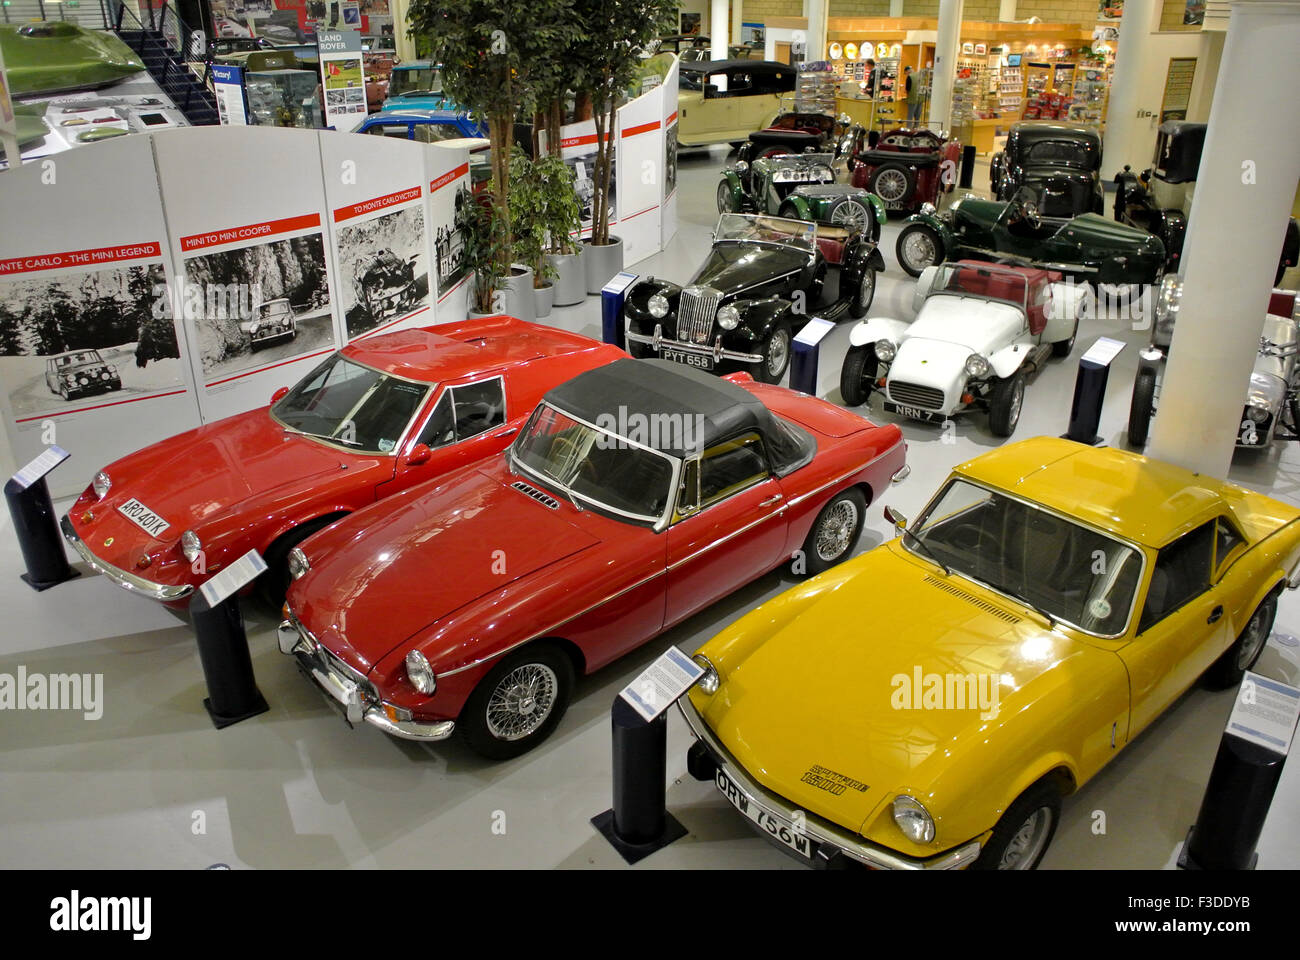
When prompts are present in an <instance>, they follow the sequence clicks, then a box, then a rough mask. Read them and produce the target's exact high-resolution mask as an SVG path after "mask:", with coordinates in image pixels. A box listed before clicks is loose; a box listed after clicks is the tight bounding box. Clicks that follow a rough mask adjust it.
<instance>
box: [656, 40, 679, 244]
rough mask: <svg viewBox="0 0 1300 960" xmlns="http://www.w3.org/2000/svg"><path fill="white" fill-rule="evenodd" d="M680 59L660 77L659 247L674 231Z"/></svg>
mask: <svg viewBox="0 0 1300 960" xmlns="http://www.w3.org/2000/svg"><path fill="white" fill-rule="evenodd" d="M680 70H681V61H674V62H673V65H672V68H671V69H670V70H669V71H668V76H667V77H666V78H665V79H664V85H663V90H664V92H663V101H662V110H661V112H662V114H663V118H664V122H663V131H664V200H663V211H662V212H661V213H660V216H659V246H660V249H662V248H663V247H664V246H665V245H666V244H667V243H668V241H669V240H671V239H672V238H673V235H674V234H676V233H677V76H678V73H679V71H680Z"/></svg>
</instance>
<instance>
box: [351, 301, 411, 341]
mask: <svg viewBox="0 0 1300 960" xmlns="http://www.w3.org/2000/svg"><path fill="white" fill-rule="evenodd" d="M428 309H429V308H428V307H421V308H420V309H419V310H412V311H411V312H410V313H408V314H406V315H405V316H401V317H398V318H397V319H396V320H389V321H388V322H387V323H385V324H384V325H383V326H382V327H375V329H373V330H367V331H366V332H365V333H363V334H362V335H361V336H359V337H357V338H356V340H353V341H352V342H353V343H356V342H357V340H364V339H366V337H373V336H374V335H375V334H377V333H383V332H384V331H385V330H387V329H388V328H389V327H391V326H392V325H393V324H395V323H401V322H402V321H403V320H410V319H411V318H412V317H418V316H419V315H420V314H422V313H424V311H426V310H428Z"/></svg>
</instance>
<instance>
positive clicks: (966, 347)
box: [840, 260, 1092, 437]
mask: <svg viewBox="0 0 1300 960" xmlns="http://www.w3.org/2000/svg"><path fill="white" fill-rule="evenodd" d="M913 296H914V301H913V302H914V303H915V305H916V319H915V320H913V321H912V322H911V323H908V322H906V321H905V320H891V319H889V318H886V317H872V318H870V319H868V320H863V321H862V322H861V323H859V324H858V325H857V326H856V327H854V328H853V331H852V333H851V334H850V337H849V342H850V344H851V347H850V349H849V352H848V355H847V356H845V358H844V368H843V371H842V372H841V374H840V393H841V395H842V396H843V397H844V402H845V403H847V404H848V405H850V406H858V405H860V404H862V403H865V402H866V401H867V400H868V399H869V398H870V396H871V392H872V391H873V390H876V389H879V390H881V391H882V393H883V394H884V399H885V410H886V411H888V412H890V413H897V414H901V415H903V416H906V417H911V418H913V419H915V420H926V421H929V422H932V423H942V422H944V421H945V420H947V419H948V418H950V417H952V416H954V415H956V414H959V413H967V412H969V411H971V410H987V411H988V414H989V429H991V430H992V431H993V433H994V435H996V436H999V437H1009V436H1011V433H1012V431H1014V430H1015V429H1016V422H1017V421H1018V420H1019V419H1020V408H1021V407H1022V406H1023V403H1024V396H1025V383H1026V382H1027V381H1028V380H1029V379H1030V378H1032V377H1033V376H1035V375H1036V374H1037V373H1038V372H1039V370H1041V369H1042V367H1043V364H1044V363H1045V362H1046V361H1047V359H1048V357H1051V356H1056V357H1064V356H1067V355H1068V354H1069V353H1070V350H1071V348H1072V347H1073V346H1074V338H1075V335H1076V334H1077V333H1078V331H1079V317H1080V316H1081V315H1082V314H1083V311H1084V309H1085V303H1086V302H1087V301H1088V298H1091V297H1092V291H1091V288H1089V287H1087V286H1083V285H1079V284H1074V283H1069V282H1066V281H1064V280H1063V278H1062V276H1061V274H1059V273H1056V272H1054V271H1049V270H1042V269H1038V268H1031V267H1010V266H1003V265H1000V264H993V263H985V262H983V261H978V260H961V261H958V262H956V263H944V264H940V265H939V266H934V267H927V268H926V269H925V270H924V271H923V272H922V273H921V276H920V279H919V280H918V282H917V287H916V292H915V294H914V295H913Z"/></svg>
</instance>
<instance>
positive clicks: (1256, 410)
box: [1246, 407, 1268, 423]
mask: <svg viewBox="0 0 1300 960" xmlns="http://www.w3.org/2000/svg"><path fill="white" fill-rule="evenodd" d="M1246 416H1247V417H1249V418H1250V419H1251V420H1253V421H1255V422H1256V423H1263V422H1264V421H1265V420H1267V419H1268V410H1267V409H1266V408H1264V407H1247V408H1246Z"/></svg>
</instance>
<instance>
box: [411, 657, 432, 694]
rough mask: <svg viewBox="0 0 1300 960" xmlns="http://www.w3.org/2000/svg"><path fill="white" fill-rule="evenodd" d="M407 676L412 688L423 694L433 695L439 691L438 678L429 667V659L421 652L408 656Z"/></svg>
mask: <svg viewBox="0 0 1300 960" xmlns="http://www.w3.org/2000/svg"><path fill="white" fill-rule="evenodd" d="M406 675H407V676H408V677H410V678H411V686H413V687H415V689H416V690H419V691H420V692H421V693H424V694H433V693H434V692H435V691H436V690H437V689H438V678H437V677H436V676H434V674H433V667H431V666H429V658H428V657H426V656H425V655H424V654H422V653H421V652H420V651H419V650H412V651H411V652H410V653H408V654H407V655H406Z"/></svg>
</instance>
